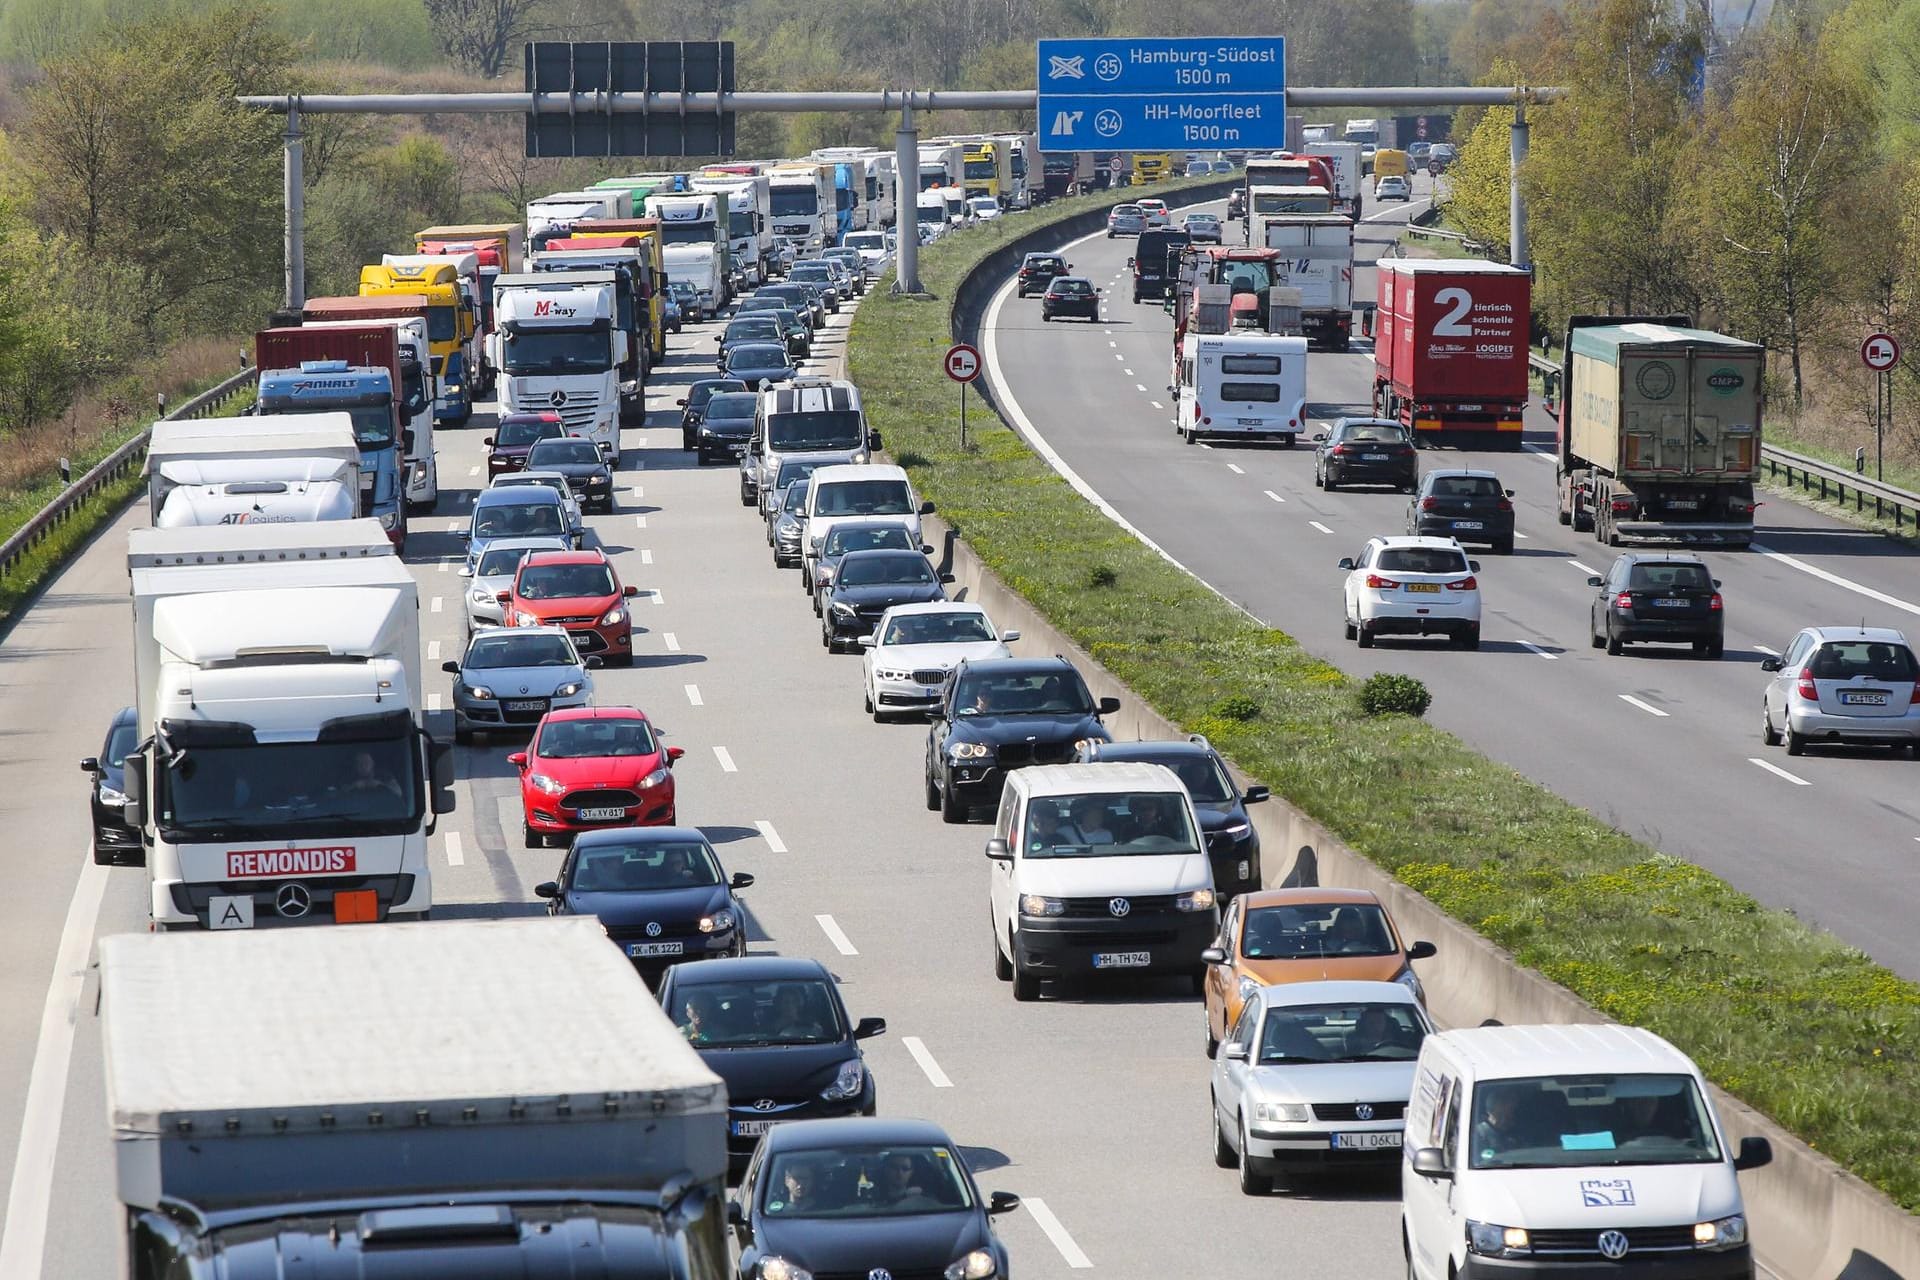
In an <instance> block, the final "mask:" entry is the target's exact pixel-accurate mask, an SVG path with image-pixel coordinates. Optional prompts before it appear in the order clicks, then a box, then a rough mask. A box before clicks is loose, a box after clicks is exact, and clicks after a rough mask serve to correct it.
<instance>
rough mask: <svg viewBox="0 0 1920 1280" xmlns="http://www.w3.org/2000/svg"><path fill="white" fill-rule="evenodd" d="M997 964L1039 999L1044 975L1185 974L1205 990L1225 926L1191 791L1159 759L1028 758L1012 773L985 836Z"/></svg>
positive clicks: (1019, 994)
mask: <svg viewBox="0 0 1920 1280" xmlns="http://www.w3.org/2000/svg"><path fill="white" fill-rule="evenodd" d="M987 857H988V858H989V859H990V860H991V861H992V863H993V868H992V887H991V890H990V900H991V905H990V908H989V915H990V917H991V919H992V921H993V968H994V973H995V974H996V975H997V976H998V977H999V978H1000V979H1001V981H1003V982H1005V981H1011V982H1012V983H1013V998H1014V999H1015V1000H1033V999H1037V998H1038V997H1039V994H1040V981H1041V979H1042V978H1070V977H1079V976H1082V975H1085V974H1090V973H1101V972H1105V971H1107V970H1110V969H1147V970H1154V971H1157V972H1161V973H1171V974H1177V975H1180V976H1183V977H1186V978H1188V979H1189V980H1191V982H1192V983H1193V989H1194V991H1195V992H1196V993H1198V992H1199V991H1200V984H1201V982H1202V980H1203V975H1204V970H1205V966H1204V965H1203V964H1202V963H1201V960H1200V953H1201V952H1202V951H1203V950H1205V949H1206V948H1207V947H1209V946H1211V945H1212V944H1213V939H1214V937H1215V935H1216V934H1218V933H1219V930H1220V912H1219V910H1218V909H1217V908H1216V907H1215V906H1214V892H1213V870H1212V868H1211V866H1210V865H1209V863H1208V862H1207V854H1206V848H1205V845H1204V844H1203V843H1202V836H1201V834H1200V822H1199V819H1198V818H1197V817H1195V815H1194V812H1193V802H1192V801H1191V800H1190V799H1188V798H1187V789H1186V787H1184V786H1182V785H1181V782H1180V778H1179V776H1178V775H1176V774H1175V773H1174V772H1173V770H1171V769H1169V768H1167V767H1166V766H1165V765H1161V764H1137V763H1118V762H1115V763H1109V764H1053V765H1032V766H1029V767H1028V768H1025V769H1019V770H1016V771H1014V772H1012V773H1009V774H1008V775H1007V782H1006V787H1005V789H1004V790H1003V791H1002V792H1001V794H1000V812H999V813H998V815H997V816H996V817H995V818H994V825H993V838H992V839H990V840H988V841H987Z"/></svg>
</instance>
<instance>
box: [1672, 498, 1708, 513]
mask: <svg viewBox="0 0 1920 1280" xmlns="http://www.w3.org/2000/svg"><path fill="white" fill-rule="evenodd" d="M1699 509H1700V502H1699V500H1698V499H1697V498H1669V499H1668V500H1667V510H1669V511H1698V510H1699Z"/></svg>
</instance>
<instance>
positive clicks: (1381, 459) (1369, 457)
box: [1360, 453, 1387, 462]
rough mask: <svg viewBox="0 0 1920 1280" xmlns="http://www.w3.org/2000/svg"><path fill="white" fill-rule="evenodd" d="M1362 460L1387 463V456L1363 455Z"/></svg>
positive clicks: (1381, 454)
mask: <svg viewBox="0 0 1920 1280" xmlns="http://www.w3.org/2000/svg"><path fill="white" fill-rule="evenodd" d="M1360 460H1361V461H1362V462H1385V461H1386V460H1387V455H1386V454H1384V453H1363V454H1361V455H1360Z"/></svg>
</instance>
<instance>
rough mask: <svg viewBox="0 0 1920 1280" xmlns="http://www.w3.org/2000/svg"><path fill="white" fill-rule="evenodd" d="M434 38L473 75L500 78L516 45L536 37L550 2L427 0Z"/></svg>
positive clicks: (532, 0) (536, 0)
mask: <svg viewBox="0 0 1920 1280" xmlns="http://www.w3.org/2000/svg"><path fill="white" fill-rule="evenodd" d="M423 3H424V4H425V5H426V6H427V19H428V20H429V21H430V22H432V23H433V34H434V38H435V39H437V40H438V41H439V42H440V48H441V49H442V50H443V51H444V52H445V53H446V55H447V56H448V57H449V58H452V59H453V60H454V61H456V62H458V63H459V64H460V65H461V66H463V67H465V68H466V69H467V70H469V71H473V72H476V73H478V74H480V75H483V76H486V77H487V78H488V79H490V80H491V79H495V78H497V77H498V76H499V75H500V73H501V72H502V71H504V70H505V69H506V64H507V55H508V54H509V53H511V52H512V51H513V47H514V45H516V44H518V43H519V42H520V41H522V40H524V39H526V38H527V37H528V36H529V35H532V34H533V33H534V32H535V31H536V30H538V29H539V28H538V26H537V25H536V23H535V21H534V18H535V15H536V14H537V13H538V12H539V10H540V9H541V7H542V6H543V5H544V4H545V3H546V0H423Z"/></svg>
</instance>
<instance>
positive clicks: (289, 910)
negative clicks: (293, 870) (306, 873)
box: [273, 884, 313, 920]
mask: <svg viewBox="0 0 1920 1280" xmlns="http://www.w3.org/2000/svg"><path fill="white" fill-rule="evenodd" d="M273 909H274V910H275V911H277V912H279V913H280V914H281V915H282V916H284V917H286V918H287V919H289V920H298V919H299V918H300V917H301V916H304V915H305V914H307V912H309V911H311V910H313V895H312V894H311V893H309V892H307V886H305V885H303V884H283V885H281V886H280V891H279V892H278V893H276V894H274V895H273Z"/></svg>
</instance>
